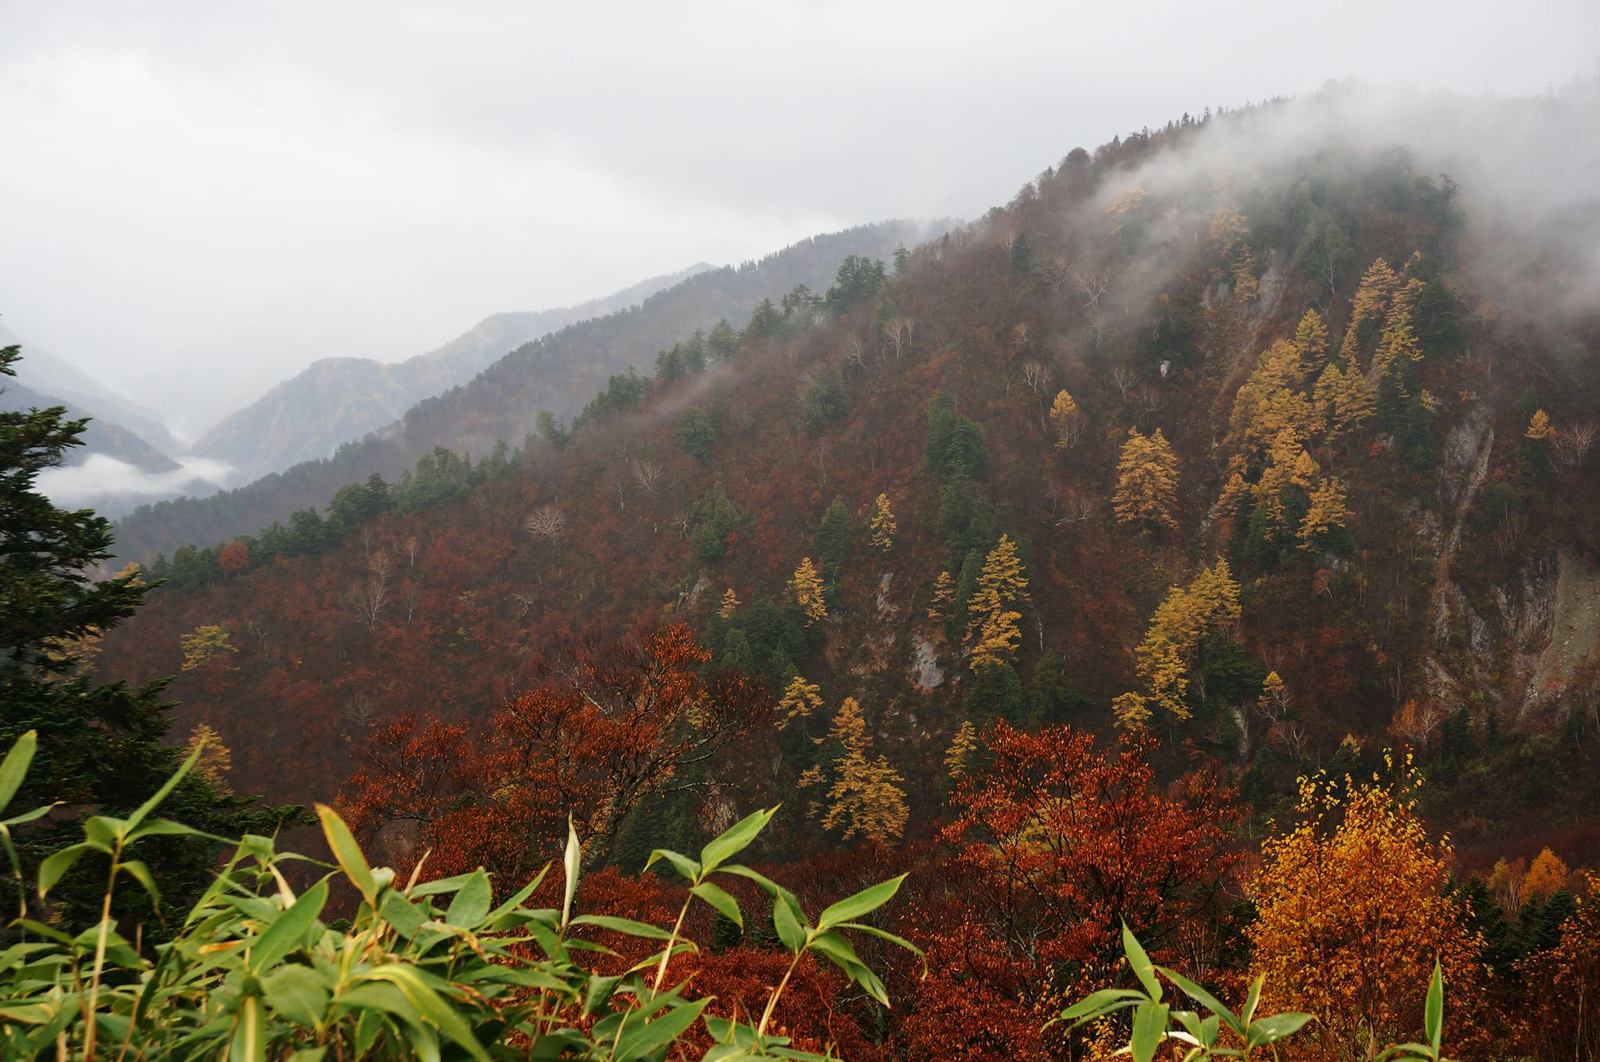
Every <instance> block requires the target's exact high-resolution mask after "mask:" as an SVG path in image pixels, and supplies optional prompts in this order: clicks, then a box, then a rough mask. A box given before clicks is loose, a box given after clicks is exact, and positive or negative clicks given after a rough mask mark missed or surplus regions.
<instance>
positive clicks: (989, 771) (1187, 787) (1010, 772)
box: [901, 722, 1237, 1058]
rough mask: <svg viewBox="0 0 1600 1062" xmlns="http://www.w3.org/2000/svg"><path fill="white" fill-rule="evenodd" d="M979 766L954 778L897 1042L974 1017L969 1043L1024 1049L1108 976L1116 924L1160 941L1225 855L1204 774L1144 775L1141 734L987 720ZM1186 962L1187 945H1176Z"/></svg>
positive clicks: (1208, 885)
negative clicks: (1116, 740)
mask: <svg viewBox="0 0 1600 1062" xmlns="http://www.w3.org/2000/svg"><path fill="white" fill-rule="evenodd" d="M984 744H985V746H986V749H987V753H988V755H987V756H986V758H985V759H986V762H987V764H988V766H987V767H986V768H985V769H983V770H981V771H979V772H977V773H976V774H974V775H973V776H971V777H968V778H963V779H962V780H960V781H959V782H958V783H957V786H956V789H955V792H954V794H953V795H952V798H951V799H952V804H953V805H954V808H953V810H954V813H955V818H954V821H952V822H951V823H950V824H949V825H947V826H946V827H945V828H944V830H943V831H942V832H941V834H940V837H941V839H942V840H943V841H944V842H945V843H946V844H949V845H951V846H953V848H954V852H955V855H954V859H953V861H952V866H951V868H950V870H951V873H950V874H949V876H948V878H947V882H948V885H947V888H948V889H949V890H950V893H949V895H948V896H947V897H945V898H944V899H943V902H942V903H941V902H940V901H939V899H937V898H935V899H934V900H933V901H932V904H933V905H934V906H935V907H938V908H942V909H940V910H938V911H935V910H933V909H932V908H930V909H929V910H928V911H927V912H925V913H924V915H923V916H922V918H921V921H922V923H923V925H925V926H932V925H952V926H953V927H954V928H952V929H946V930H940V931H938V932H937V933H935V935H934V940H933V943H932V946H931V948H930V955H933V956H936V961H935V965H936V971H937V972H936V973H935V974H934V976H933V977H931V978H930V979H929V981H928V983H927V985H926V986H925V988H924V989H923V990H922V992H921V993H920V994H919V997H918V1000H917V1002H916V1003H915V1004H914V1005H913V1009H914V1011H915V1013H914V1014H913V1015H912V1016H910V1017H908V1018H907V1019H906V1020H905V1022H904V1023H903V1027H902V1033H901V1035H902V1036H903V1037H904V1038H905V1039H906V1040H907V1043H908V1050H913V1047H912V1045H920V1046H916V1047H915V1048H914V1050H913V1053H914V1054H921V1055H924V1056H927V1055H928V1053H929V1052H933V1051H934V1048H935V1047H936V1045H937V1044H939V1043H940V1042H941V1041H943V1042H949V1038H950V1037H959V1036H963V1035H965V1030H968V1029H983V1030H985V1032H984V1035H985V1037H986V1038H987V1039H986V1042H987V1043H989V1045H990V1046H989V1047H988V1048H986V1049H985V1050H986V1051H987V1052H988V1054H987V1055H986V1056H985V1057H992V1058H1011V1057H1018V1056H1019V1055H1020V1056H1027V1055H1029V1054H1032V1053H1034V1048H1033V1047H1031V1046H1029V1045H1030V1044H1037V1043H1038V1042H1039V1041H1038V1035H1039V1034H1038V1033H1037V1031H1036V1030H1037V1028H1038V1026H1039V1025H1040V1024H1042V1021H1043V1019H1044V1018H1045V1017H1048V1012H1049V1010H1050V1008H1051V1007H1052V1006H1056V1005H1058V1004H1059V1003H1060V1001H1061V1000H1062V998H1064V996H1065V995H1067V994H1068V993H1071V992H1074V991H1079V990H1081V989H1082V988H1083V986H1085V985H1088V984H1091V983H1093V984H1101V983H1104V981H1106V980H1107V979H1109V978H1110V977H1112V976H1114V968H1115V964H1116V961H1117V955H1118V951H1117V939H1118V932H1119V927H1120V925H1121V923H1123V922H1126V923H1127V924H1128V925H1129V926H1131V927H1134V928H1135V930H1136V931H1137V932H1139V934H1140V935H1141V937H1142V938H1143V939H1146V940H1148V941H1150V942H1151V945H1152V948H1153V950H1156V951H1160V950H1162V949H1163V948H1171V947H1172V946H1173V944H1174V941H1175V939H1176V937H1177V936H1178V934H1179V932H1180V930H1183V929H1185V928H1187V927H1189V926H1191V925H1192V924H1193V923H1194V922H1195V921H1196V920H1197V919H1198V918H1199V917H1200V916H1202V915H1203V914H1205V913H1206V909H1207V907H1208V905H1209V904H1210V901H1211V900H1212V898H1213V896H1214V894H1215V892H1216V889H1217V886H1218V884H1219V883H1220V881H1221V880H1222V879H1223V878H1224V877H1225V876H1226V875H1227V874H1228V872H1229V870H1230V868H1231V867H1232V866H1233V865H1234V863H1235V862H1236V859H1237V857H1236V855H1235V854H1234V853H1232V852H1231V851H1230V850H1229V837H1228V831H1229V826H1230V824H1231V822H1232V821H1233V819H1234V812H1233V809H1232V807H1231V806H1230V804H1229V802H1228V800H1227V799H1226V795H1225V794H1224V793H1222V792H1221V791H1220V789H1219V788H1218V787H1217V786H1215V785H1214V784H1213V783H1212V782H1210V781H1209V780H1208V779H1204V778H1198V777H1196V778H1191V779H1188V780H1187V781H1186V783H1184V784H1183V785H1182V787H1181V791H1180V792H1178V793H1177V794H1176V795H1173V796H1165V795H1162V794H1161V793H1159V792H1157V791H1156V789H1155V787H1154V775H1153V772H1152V770H1151V767H1150V765H1149V763H1148V762H1147V761H1146V758H1145V753H1146V751H1147V749H1146V748H1145V746H1144V745H1143V743H1137V742H1136V743H1132V744H1124V745H1123V746H1122V747H1120V748H1118V749H1112V750H1101V749H1099V748H1097V747H1096V746H1095V742H1094V739H1093V737H1091V736H1090V735H1089V734H1086V733H1079V732H1077V731H1074V730H1072V729H1071V728H1069V727H1065V726H1059V727H1048V728H1046V729H1044V730H1042V731H1040V732H1038V733H1033V734H1030V733H1025V732H1023V731H1020V730H1017V729H1014V728H1013V727H1011V726H1009V725H1008V724H1006V723H1003V722H1002V723H997V724H996V725H995V726H994V728H993V729H991V730H990V731H989V732H988V733H987V734H986V735H985V739H984ZM1185 965H1186V966H1188V967H1189V968H1191V969H1192V968H1194V965H1195V963H1194V957H1193V956H1185Z"/></svg>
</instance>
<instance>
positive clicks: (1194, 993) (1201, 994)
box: [1157, 966, 1244, 1036]
mask: <svg viewBox="0 0 1600 1062" xmlns="http://www.w3.org/2000/svg"><path fill="white" fill-rule="evenodd" d="M1157 969H1158V970H1160V972H1161V976H1163V977H1165V978H1166V979H1167V980H1169V981H1171V982H1172V983H1173V984H1175V985H1177V986H1178V990H1179V991H1181V992H1182V993H1183V994H1184V995H1186V996H1188V997H1189V998H1190V999H1192V1000H1194V1001H1195V1002H1196V1003H1198V1004H1200V1005H1201V1006H1202V1007H1205V1008H1206V1009H1207V1010H1209V1011H1210V1012H1211V1013H1212V1014H1215V1015H1216V1016H1217V1017H1218V1018H1221V1019H1222V1020H1223V1021H1225V1022H1227V1024H1228V1028H1230V1029H1232V1030H1233V1031H1234V1032H1236V1033H1238V1034H1239V1035H1240V1036H1243V1035H1244V1023H1243V1022H1242V1021H1240V1020H1239V1017H1238V1015H1236V1014H1234V1013H1233V1011H1231V1010H1229V1009H1228V1008H1227V1007H1225V1006H1223V1005H1222V1003H1221V1002H1220V1001H1218V999H1217V997H1216V996H1213V995H1212V994H1211V993H1210V992H1208V991H1206V990H1205V989H1204V988H1201V987H1200V986H1199V985H1197V984H1195V983H1194V982H1193V981H1191V980H1189V979H1188V978H1187V977H1184V976H1182V975H1181V974H1179V973H1177V972H1176V971H1174V970H1169V969H1167V968H1166V967H1165V966H1159V967H1157Z"/></svg>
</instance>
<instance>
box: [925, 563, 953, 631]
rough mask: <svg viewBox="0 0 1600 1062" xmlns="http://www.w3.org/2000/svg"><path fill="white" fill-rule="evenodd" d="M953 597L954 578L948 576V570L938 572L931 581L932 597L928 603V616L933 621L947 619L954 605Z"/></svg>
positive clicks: (940, 621) (939, 621) (942, 621)
mask: <svg viewBox="0 0 1600 1062" xmlns="http://www.w3.org/2000/svg"><path fill="white" fill-rule="evenodd" d="M955 597H956V582H955V580H954V579H952V578H951V577H950V573H949V572H948V571H942V572H940V573H939V576H938V578H936V579H934V581H933V599H932V600H931V601H930V602H929V603H928V618H929V619H930V620H933V622H935V623H944V622H945V621H947V620H948V619H949V618H950V613H951V609H952V608H953V607H954V605H955Z"/></svg>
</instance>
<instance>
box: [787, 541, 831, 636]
mask: <svg viewBox="0 0 1600 1062" xmlns="http://www.w3.org/2000/svg"><path fill="white" fill-rule="evenodd" d="M789 594H790V595H791V596H792V597H793V598H794V603H795V604H796V605H798V606H800V613H801V615H803V616H805V618H806V625H807V626H810V625H811V624H813V623H815V622H817V621H818V620H823V619H827V618H828V603H827V601H826V600H825V599H824V598H823V596H822V575H821V574H820V573H819V572H818V571H817V566H816V565H815V564H812V563H811V558H810V557H802V558H801V559H800V565H799V567H797V568H795V570H794V577H793V578H791V579H790V580H789Z"/></svg>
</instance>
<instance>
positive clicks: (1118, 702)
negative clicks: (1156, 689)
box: [1111, 690, 1150, 730]
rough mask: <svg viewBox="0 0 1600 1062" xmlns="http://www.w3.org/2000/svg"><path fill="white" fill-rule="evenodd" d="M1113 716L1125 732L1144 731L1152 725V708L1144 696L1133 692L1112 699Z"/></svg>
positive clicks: (1120, 694)
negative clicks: (1146, 702)
mask: <svg viewBox="0 0 1600 1062" xmlns="http://www.w3.org/2000/svg"><path fill="white" fill-rule="evenodd" d="M1111 715H1112V717H1113V718H1115V719H1116V722H1117V725H1118V726H1120V727H1121V728H1122V729H1124V730H1143V729H1144V728H1145V727H1146V726H1148V725H1149V724H1150V708H1149V706H1148V705H1146V704H1145V699H1144V695H1143V694H1141V693H1134V692H1133V691H1131V690H1130V691H1128V692H1127V693H1119V694H1117V695H1116V697H1114V698H1112V701H1111Z"/></svg>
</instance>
